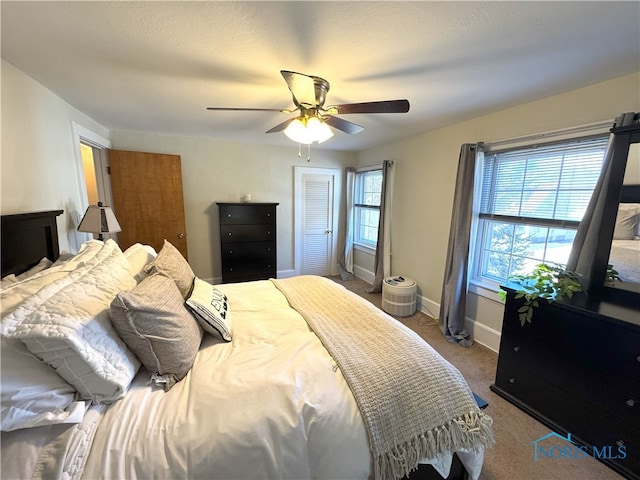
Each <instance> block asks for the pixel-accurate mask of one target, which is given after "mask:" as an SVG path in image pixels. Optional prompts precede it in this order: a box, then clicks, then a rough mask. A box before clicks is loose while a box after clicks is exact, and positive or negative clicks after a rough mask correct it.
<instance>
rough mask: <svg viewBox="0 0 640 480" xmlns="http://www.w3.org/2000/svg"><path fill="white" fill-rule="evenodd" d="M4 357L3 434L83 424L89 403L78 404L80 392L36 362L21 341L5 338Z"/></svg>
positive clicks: (0, 404)
mask: <svg viewBox="0 0 640 480" xmlns="http://www.w3.org/2000/svg"><path fill="white" fill-rule="evenodd" d="M0 356H1V359H0V361H1V362H2V388H1V389H0V424H1V427H2V428H1V429H2V431H3V432H9V431H11V430H18V429H20V428H32V427H39V426H42V425H53V424H57V423H79V422H80V421H82V418H83V417H84V412H85V402H77V401H76V389H75V388H73V387H72V386H71V385H69V384H68V383H67V382H65V381H64V380H63V379H62V378H61V377H60V375H58V374H57V373H56V372H54V371H53V370H51V368H50V367H49V366H48V365H47V364H45V363H42V362H40V361H39V360H38V359H36V358H35V357H34V356H33V355H32V354H31V352H29V351H28V350H27V347H26V346H25V345H24V344H23V343H22V342H21V341H20V340H15V339H10V338H2V339H1V343H0Z"/></svg>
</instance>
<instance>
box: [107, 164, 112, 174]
mask: <svg viewBox="0 0 640 480" xmlns="http://www.w3.org/2000/svg"><path fill="white" fill-rule="evenodd" d="M107 175H111V167H110V166H109V165H107Z"/></svg>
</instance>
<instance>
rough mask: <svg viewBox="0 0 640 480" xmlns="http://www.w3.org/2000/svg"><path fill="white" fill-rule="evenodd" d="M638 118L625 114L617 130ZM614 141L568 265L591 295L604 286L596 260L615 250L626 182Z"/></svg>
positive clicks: (615, 125) (615, 124)
mask: <svg viewBox="0 0 640 480" xmlns="http://www.w3.org/2000/svg"><path fill="white" fill-rule="evenodd" d="M635 118H636V114H635V113H633V112H630V113H623V114H621V115H620V116H618V117H617V118H616V119H615V123H614V125H613V126H614V127H626V126H629V125H632V124H633V123H634V122H635V121H636V120H634V119H635ZM614 137H615V136H614V135H611V138H610V139H609V145H608V147H607V152H606V154H605V157H604V162H603V164H602V171H601V172H600V177H599V178H598V182H597V183H596V186H595V188H594V190H593V194H592V195H591V200H589V205H588V206H587V210H586V212H585V214H584V216H583V217H582V220H581V221H580V225H579V227H578V231H577V232H576V236H575V238H574V240H573V245H572V247H571V254H570V255H569V260H568V261H567V270H570V271H572V272H575V273H577V274H579V275H580V283H581V284H582V288H583V289H584V290H585V291H587V292H588V291H591V290H592V289H593V287H594V286H596V285H600V284H601V282H602V280H603V279H604V274H605V271H606V265H596V264H595V263H594V259H597V258H602V257H603V255H608V252H609V248H610V247H611V245H610V243H609V240H610V239H611V238H612V237H613V228H614V222H613V221H612V220H611V219H613V218H615V216H616V215H617V208H618V201H619V198H620V191H621V187H622V182H623V179H624V171H625V168H624V167H625V164H620V163H618V164H616V163H614V162H613V158H614V154H615V151H616V145H615V142H614ZM625 161H626V156H625ZM612 199H613V200H612ZM604 230H607V231H604ZM609 230H610V231H609ZM603 249H606V252H604V254H603V253H602V250H603ZM607 258H608V257H607Z"/></svg>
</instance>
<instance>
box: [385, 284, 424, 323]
mask: <svg viewBox="0 0 640 480" xmlns="http://www.w3.org/2000/svg"><path fill="white" fill-rule="evenodd" d="M417 289H418V286H417V284H416V282H415V280H413V279H411V278H406V277H400V276H397V277H387V278H385V279H384V282H382V309H383V310H384V311H385V312H387V313H388V314H390V315H394V316H396V317H408V316H410V315H413V314H414V313H415V311H416V291H417Z"/></svg>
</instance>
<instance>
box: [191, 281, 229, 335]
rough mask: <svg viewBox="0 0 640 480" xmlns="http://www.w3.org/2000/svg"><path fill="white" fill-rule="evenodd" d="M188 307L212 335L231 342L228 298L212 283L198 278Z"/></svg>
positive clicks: (204, 328)
mask: <svg viewBox="0 0 640 480" xmlns="http://www.w3.org/2000/svg"><path fill="white" fill-rule="evenodd" d="M187 307H189V309H190V310H191V311H192V312H193V314H194V316H195V317H196V319H197V320H198V322H200V326H201V327H202V329H203V330H204V331H206V332H208V333H210V334H211V335H214V336H216V337H220V338H222V339H223V340H226V341H227V342H230V341H231V315H230V313H229V302H228V301H227V296H226V295H225V294H224V293H222V292H221V291H220V290H218V289H217V288H216V287H214V286H213V285H211V284H210V283H207V282H205V281H204V280H201V279H200V278H198V277H196V279H195V281H194V283H193V291H192V292H191V295H190V296H189V298H187Z"/></svg>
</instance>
